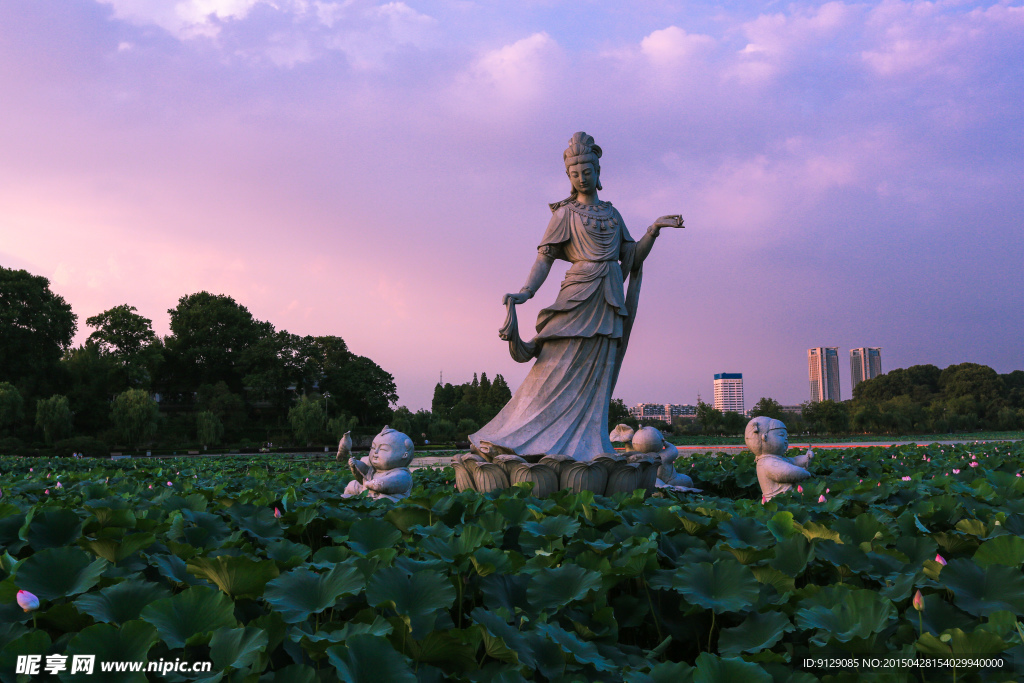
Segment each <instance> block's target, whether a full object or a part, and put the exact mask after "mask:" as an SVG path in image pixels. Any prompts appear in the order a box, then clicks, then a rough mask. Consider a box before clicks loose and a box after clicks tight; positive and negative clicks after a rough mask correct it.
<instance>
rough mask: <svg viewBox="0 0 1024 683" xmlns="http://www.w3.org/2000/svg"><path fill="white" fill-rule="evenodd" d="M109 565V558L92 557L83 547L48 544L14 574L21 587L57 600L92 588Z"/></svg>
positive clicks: (41, 597)
mask: <svg viewBox="0 0 1024 683" xmlns="http://www.w3.org/2000/svg"><path fill="white" fill-rule="evenodd" d="M107 566H108V565H107V561H106V560H102V559H100V560H93V559H92V558H91V557H90V556H89V555H88V554H86V553H85V552H84V551H83V550H81V549H80V548H76V547H73V546H65V547H62V548H47V549H46V550H40V551H39V552H37V553H35V554H33V555H31V556H30V557H28V558H26V559H25V560H24V561H23V562H22V563H21V564H20V565H18V569H17V571H16V572H15V575H14V577H15V581H16V582H17V585H18V587H19V588H21V589H22V590H27V591H29V592H30V593H34V594H35V595H36V596H38V597H39V598H40V599H41V600H55V599H56V598H62V597H68V596H72V595H78V594H79V593H84V592H85V591H87V590H89V589H90V588H92V587H93V586H95V585H96V583H97V582H98V581H99V580H100V575H101V574H103V570H104V569H106V568H107Z"/></svg>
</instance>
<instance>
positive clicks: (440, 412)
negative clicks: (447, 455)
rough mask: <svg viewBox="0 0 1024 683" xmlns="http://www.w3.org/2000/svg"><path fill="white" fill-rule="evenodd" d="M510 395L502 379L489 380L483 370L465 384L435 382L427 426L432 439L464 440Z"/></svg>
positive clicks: (492, 414) (503, 403)
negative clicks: (478, 375)
mask: <svg viewBox="0 0 1024 683" xmlns="http://www.w3.org/2000/svg"><path fill="white" fill-rule="evenodd" d="M511 398H512V391H511V390H510V389H509V387H508V384H506V382H505V378H504V377H502V376H501V375H497V376H496V377H495V378H494V380H493V381H491V380H489V379H488V378H487V373H486V372H485V373H481V375H480V377H479V378H477V375H476V373H473V380H472V381H471V382H466V383H465V384H459V385H454V384H444V385H442V384H441V383H438V384H437V385H436V386H435V387H434V399H433V401H432V402H431V406H430V411H431V420H432V424H431V428H430V430H429V433H430V434H431V437H430V438H431V439H432V440H434V441H450V440H452V439H454V438H459V439H465V437H466V435H467V434H469V433H471V432H474V431H476V430H477V429H479V428H480V426H481V425H484V424H487V423H488V422H490V421H491V418H493V417H494V416H495V415H497V414H498V411H500V410H501V409H502V408H504V407H505V404H506V403H508V402H509V400H511Z"/></svg>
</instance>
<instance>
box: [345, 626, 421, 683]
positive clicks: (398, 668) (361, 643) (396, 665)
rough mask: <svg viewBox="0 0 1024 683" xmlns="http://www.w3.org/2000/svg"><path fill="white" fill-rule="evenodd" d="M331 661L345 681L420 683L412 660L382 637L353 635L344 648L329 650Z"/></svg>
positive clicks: (356, 682)
mask: <svg viewBox="0 0 1024 683" xmlns="http://www.w3.org/2000/svg"><path fill="white" fill-rule="evenodd" d="M327 658H328V660H329V661H330V663H331V664H332V665H334V668H335V669H336V670H337V671H338V676H339V677H340V678H341V680H343V681H347V682H350V683H381V681H388V682H389V683H391V682H392V681H393V682H394V683H416V674H414V673H413V671H412V668H411V667H410V666H409V661H408V659H407V658H406V657H405V656H404V655H402V654H401V653H399V652H396V651H395V648H393V647H391V644H390V643H389V642H388V641H387V639H386V638H382V637H380V636H373V635H368V634H363V635H357V636H352V638H350V639H349V641H348V642H347V643H345V644H344V645H335V646H333V647H330V648H328V649H327Z"/></svg>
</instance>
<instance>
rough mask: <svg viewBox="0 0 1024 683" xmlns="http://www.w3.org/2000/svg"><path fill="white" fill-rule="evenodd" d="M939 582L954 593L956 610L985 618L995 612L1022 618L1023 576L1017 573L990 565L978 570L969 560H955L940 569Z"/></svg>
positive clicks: (1023, 601) (1018, 571)
mask: <svg viewBox="0 0 1024 683" xmlns="http://www.w3.org/2000/svg"><path fill="white" fill-rule="evenodd" d="M939 580H940V581H941V582H942V583H943V584H944V585H945V586H946V588H948V589H949V590H950V591H952V592H953V601H954V602H955V603H956V606H957V607H959V608H961V609H963V610H964V611H965V612H967V613H969V614H973V615H975V616H979V617H984V616H987V615H989V614H991V613H992V612H996V611H998V610H1010V611H1011V612H1013V613H1014V614H1017V615H1024V575H1022V574H1021V572H1020V570H1019V569H1017V568H1014V567H1007V566H1005V565H998V564H993V565H990V566H988V567H979V566H978V565H976V564H974V562H971V561H970V560H965V559H955V560H950V561H949V564H948V565H947V566H945V567H943V569H942V573H941V574H940V575H939Z"/></svg>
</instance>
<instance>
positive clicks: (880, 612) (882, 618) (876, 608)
mask: <svg viewBox="0 0 1024 683" xmlns="http://www.w3.org/2000/svg"><path fill="white" fill-rule="evenodd" d="M794 617H795V619H796V624H797V626H799V627H800V628H803V629H809V628H816V629H818V632H817V633H816V634H815V635H814V636H812V638H811V642H812V643H816V644H818V645H825V644H826V643H827V642H828V641H829V640H830V639H835V640H837V641H839V642H841V643H845V642H847V641H849V640H851V639H852V638H870V637H871V636H873V635H874V634H876V633H879V632H880V631H882V630H883V629H885V628H886V627H887V626H888V625H889V623H890V621H892V620H894V619H895V618H896V608H895V607H893V604H892V602H891V601H889V600H887V599H885V598H883V597H881V596H880V595H878V594H877V593H875V592H873V591H869V590H855V591H851V592H850V593H849V594H847V595H846V597H845V598H844V599H843V600H842V602H839V603H838V604H836V605H835V606H834V607H832V608H831V609H829V608H827V607H825V606H822V605H818V606H815V607H810V608H805V609H800V610H797V612H796V614H795V615H794Z"/></svg>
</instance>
